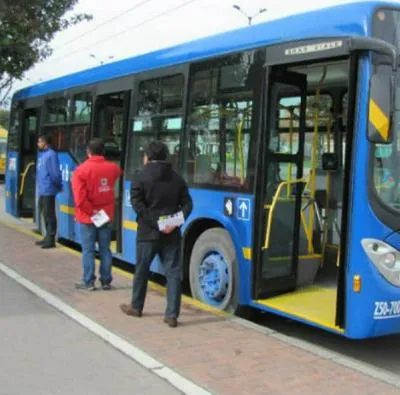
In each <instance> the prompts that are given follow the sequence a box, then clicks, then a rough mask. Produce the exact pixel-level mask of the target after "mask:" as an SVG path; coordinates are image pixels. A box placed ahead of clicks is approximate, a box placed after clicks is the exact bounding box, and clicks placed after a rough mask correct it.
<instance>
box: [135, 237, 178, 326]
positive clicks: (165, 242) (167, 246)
mask: <svg viewBox="0 0 400 395" xmlns="http://www.w3.org/2000/svg"><path fill="white" fill-rule="evenodd" d="M180 252H181V244H180V240H179V239H176V238H174V239H173V240H172V239H168V238H167V237H162V238H161V239H159V240H157V241H138V242H137V244H136V269H135V277H134V279H133V291H132V307H133V308H135V309H137V310H140V311H142V310H143V307H144V302H145V299H146V293H147V282H148V280H149V273H150V265H151V262H152V261H153V259H154V257H155V256H156V255H157V254H158V256H159V257H160V260H161V263H162V264H163V266H164V268H165V272H166V277H167V308H166V310H165V316H166V317H168V318H178V317H179V313H180V308H181V260H180Z"/></svg>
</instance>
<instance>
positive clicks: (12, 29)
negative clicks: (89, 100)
mask: <svg viewBox="0 0 400 395" xmlns="http://www.w3.org/2000/svg"><path fill="white" fill-rule="evenodd" d="M77 2H78V0H0V104H1V102H2V98H3V100H4V97H5V95H6V94H8V92H9V90H10V89H11V86H12V83H13V81H15V80H18V79H21V78H22V76H23V73H24V72H25V71H27V70H28V69H30V68H31V67H32V66H33V65H34V64H35V63H37V62H40V61H42V60H44V59H45V58H47V57H48V56H49V55H50V54H51V48H50V47H49V45H48V44H49V42H50V41H51V40H52V39H53V38H54V35H55V34H56V33H57V32H59V31H62V30H64V29H67V28H68V27H70V26H72V25H75V24H77V23H79V22H81V21H83V20H90V19H91V16H90V15H87V14H77V15H72V16H69V17H66V16H65V14H66V13H67V12H69V11H71V10H72V9H73V7H74V6H75V5H76V3H77Z"/></svg>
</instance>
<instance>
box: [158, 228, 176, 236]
mask: <svg viewBox="0 0 400 395" xmlns="http://www.w3.org/2000/svg"><path fill="white" fill-rule="evenodd" d="M176 228H177V226H166V227H165V228H164V229H163V230H162V231H161V233H164V234H165V235H169V234H170V233H172V232H173V231H174V230H175V229H176Z"/></svg>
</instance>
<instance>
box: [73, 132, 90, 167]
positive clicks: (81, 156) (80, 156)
mask: <svg viewBox="0 0 400 395" xmlns="http://www.w3.org/2000/svg"><path fill="white" fill-rule="evenodd" d="M89 136H90V126H89V125H75V126H73V127H72V132H71V138H70V143H69V152H70V153H71V154H72V155H73V156H74V158H75V159H76V160H77V162H83V161H84V160H85V159H86V147H87V144H88V142H89Z"/></svg>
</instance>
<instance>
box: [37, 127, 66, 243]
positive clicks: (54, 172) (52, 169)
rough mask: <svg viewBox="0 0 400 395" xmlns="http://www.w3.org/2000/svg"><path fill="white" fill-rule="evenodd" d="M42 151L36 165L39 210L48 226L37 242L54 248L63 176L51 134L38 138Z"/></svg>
mask: <svg viewBox="0 0 400 395" xmlns="http://www.w3.org/2000/svg"><path fill="white" fill-rule="evenodd" d="M37 145H38V148H39V150H40V151H41V153H40V155H39V159H38V162H37V166H36V179H37V188H38V195H39V210H40V213H41V214H42V215H43V218H44V223H45V226H46V236H45V237H44V239H43V240H40V241H38V242H36V245H39V246H41V247H42V248H54V247H55V246H56V243H55V238H56V233H57V217H56V195H57V193H59V192H61V190H62V177H61V170H60V164H59V162H58V156H57V153H56V152H55V151H54V150H53V149H52V148H51V136H48V135H43V136H39V138H38V143H37Z"/></svg>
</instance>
